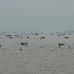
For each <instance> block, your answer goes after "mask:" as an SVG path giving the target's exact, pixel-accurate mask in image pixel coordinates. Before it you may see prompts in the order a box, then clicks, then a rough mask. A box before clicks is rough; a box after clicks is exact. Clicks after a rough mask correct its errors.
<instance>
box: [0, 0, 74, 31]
mask: <svg viewBox="0 0 74 74" xmlns="http://www.w3.org/2000/svg"><path fill="white" fill-rule="evenodd" d="M71 29H72V30H73V29H74V0H0V31H58V30H62V31H63V30H71Z"/></svg>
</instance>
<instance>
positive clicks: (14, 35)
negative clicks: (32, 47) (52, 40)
mask: <svg viewBox="0 0 74 74" xmlns="http://www.w3.org/2000/svg"><path fill="white" fill-rule="evenodd" d="M49 34H50V35H51V36H54V34H56V35H57V36H58V37H61V36H64V38H65V39H68V38H69V36H70V35H71V32H64V33H62V32H55V33H49ZM2 35H3V36H5V37H7V38H9V39H13V38H14V37H16V38H24V37H26V38H27V39H31V38H30V36H39V38H40V40H42V39H45V38H46V37H45V36H43V35H44V33H42V32H41V33H39V32H38V33H37V32H30V33H25V32H22V33H17V32H13V33H9V32H1V33H0V37H1V36H2ZM34 39H36V38H34ZM20 44H21V45H25V46H27V45H28V42H21V43H20ZM64 45H65V44H64V43H58V48H60V47H61V46H64ZM0 47H2V45H0ZM68 48H69V49H70V48H71V46H69V47H68Z"/></svg>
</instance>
